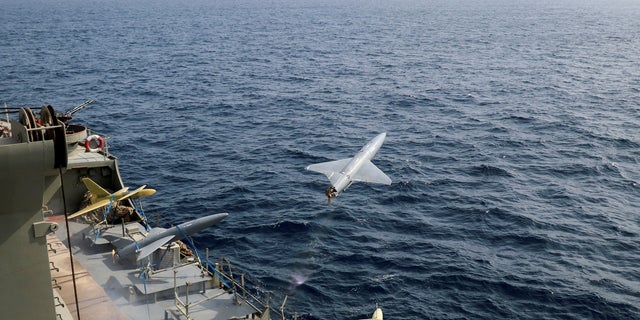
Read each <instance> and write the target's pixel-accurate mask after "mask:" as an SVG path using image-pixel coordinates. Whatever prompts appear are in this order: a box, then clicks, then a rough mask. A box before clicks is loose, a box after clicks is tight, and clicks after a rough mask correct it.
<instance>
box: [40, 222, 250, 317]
mask: <svg viewBox="0 0 640 320" xmlns="http://www.w3.org/2000/svg"><path fill="white" fill-rule="evenodd" d="M49 220H52V221H55V222H57V223H58V225H59V226H60V228H59V229H58V230H57V231H56V233H55V235H50V236H49V237H48V242H49V243H50V248H53V249H55V251H56V252H55V253H54V252H53V251H52V250H49V255H50V261H51V262H53V265H52V271H51V274H52V279H55V282H57V284H58V285H59V286H60V287H61V288H56V289H55V290H57V291H58V294H59V295H60V297H61V299H62V300H64V302H63V303H64V304H65V305H66V306H67V308H68V309H69V311H70V313H71V315H72V316H73V317H74V318H76V317H77V308H78V306H77V305H76V304H75V298H74V293H73V284H72V280H71V264H70V259H69V251H68V249H67V244H68V242H67V233H66V232H67V231H66V228H65V223H64V218H63V217H61V216H60V217H50V218H49ZM87 228H88V225H86V224H81V223H76V222H72V221H69V229H70V233H71V252H72V253H73V259H74V260H73V261H74V268H75V274H76V285H77V291H78V305H79V309H80V318H81V319H141V320H142V319H186V317H185V316H184V315H182V314H181V313H180V312H179V311H178V310H177V307H176V304H175V299H174V298H173V292H174V290H173V288H174V277H175V283H176V284H177V285H178V286H180V285H181V284H182V288H181V289H178V296H179V298H180V299H181V300H182V302H186V301H187V296H186V293H185V288H184V284H185V283H187V282H188V283H189V284H190V285H189V289H188V290H189V295H188V301H189V302H191V303H192V304H191V305H190V307H189V316H190V318H191V319H232V318H245V317H247V318H249V317H250V315H251V314H253V313H254V312H255V310H254V309H253V308H252V307H251V306H249V305H247V304H245V303H243V304H238V303H237V301H240V300H236V299H234V295H233V294H230V293H227V292H225V291H224V290H222V289H217V288H209V289H206V290H205V287H207V283H208V282H209V283H210V282H211V277H210V276H209V275H206V274H203V272H202V271H201V270H200V268H198V267H197V265H196V264H194V263H191V264H184V265H181V266H179V267H176V268H171V269H167V270H162V271H158V272H154V273H152V275H151V276H149V277H148V278H147V279H146V280H144V279H143V278H141V277H140V273H141V268H139V267H138V268H136V267H135V266H132V265H131V264H129V263H126V262H121V261H118V259H117V257H114V256H113V255H112V251H111V249H112V248H111V246H110V245H93V244H92V242H91V241H90V240H89V239H84V236H83V232H84V231H86V229H87ZM56 269H57V270H56ZM174 270H175V271H174ZM55 282H54V285H55ZM195 302H199V303H195Z"/></svg>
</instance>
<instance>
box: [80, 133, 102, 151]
mask: <svg viewBox="0 0 640 320" xmlns="http://www.w3.org/2000/svg"><path fill="white" fill-rule="evenodd" d="M91 141H98V146H97V147H95V148H91ZM102 147H104V140H103V139H102V137H101V136H99V135H97V134H94V135H90V136H88V137H87V139H85V140H84V149H85V150H87V152H96V151H98V150H102Z"/></svg>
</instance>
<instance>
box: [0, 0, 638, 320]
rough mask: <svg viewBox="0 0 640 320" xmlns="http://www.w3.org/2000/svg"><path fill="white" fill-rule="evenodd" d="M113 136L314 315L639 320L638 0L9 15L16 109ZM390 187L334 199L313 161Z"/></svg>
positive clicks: (158, 204) (442, 1) (172, 217)
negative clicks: (358, 159) (365, 164)
mask: <svg viewBox="0 0 640 320" xmlns="http://www.w3.org/2000/svg"><path fill="white" fill-rule="evenodd" d="M85 99H94V100H95V102H94V103H93V104H92V105H90V106H89V107H87V108H86V109H84V110H82V111H80V112H78V113H76V114H75V119H74V121H77V122H79V123H84V124H87V125H88V126H90V127H92V128H93V129H95V130H97V131H99V132H102V133H104V134H106V135H108V136H109V147H110V148H109V151H110V152H111V153H113V154H115V155H117V156H118V158H119V165H120V171H121V174H122V177H123V180H124V182H125V184H126V185H128V186H132V187H136V186H138V185H142V184H147V185H149V186H151V187H153V188H156V189H158V193H157V194H156V195H155V196H154V197H153V198H149V200H147V201H145V211H146V212H147V214H149V215H150V216H151V217H152V219H155V220H157V221H159V223H160V224H165V225H166V224H172V223H180V222H184V221H186V220H188V219H191V218H194V217H198V216H201V215H205V214H212V213H216V212H229V213H230V216H229V217H228V218H227V219H226V220H225V221H223V222H222V223H221V224H220V225H218V226H217V227H215V228H211V229H208V230H206V231H205V232H203V233H201V234H199V235H198V236H197V237H196V238H195V240H196V241H197V243H198V244H199V245H200V246H201V247H209V248H211V250H212V255H214V256H223V257H228V258H230V259H231V261H232V262H233V263H234V271H235V272H246V273H247V276H248V278H249V280H250V281H251V283H253V284H254V285H255V286H257V287H258V288H260V289H262V290H266V291H269V292H271V293H272V300H274V305H276V304H277V305H279V304H280V303H281V301H282V298H284V296H285V295H288V300H287V305H286V308H285V311H286V312H287V313H289V314H293V312H298V313H299V314H301V315H302V316H303V319H353V320H357V319H362V318H367V317H370V316H371V313H372V312H373V310H374V308H375V305H376V304H379V306H380V307H381V308H382V309H383V311H384V313H385V319H640V251H639V247H640V216H639V214H640V212H639V211H640V210H639V209H640V200H639V199H638V195H639V194H640V187H639V185H638V184H639V183H640V167H639V164H640V1H634V0H628V1H624V0H612V1H604V0H585V1H582V0H580V1H578V0H555V1H550V0H549V1H547V0H543V1H533V0H531V1H526V0H458V1H456V0H451V1H447V0H423V1H419V0H389V1H376V0H371V1H365V0H344V1H338V0H297V1H296V0H263V1H259V0H238V1H232V0H217V1H216V0H210V1H205V0H193V1H186V0H182V1H178V0H175V1H174V0H155V1H151V0H135V1H123V0H102V1H97V0H82V1H81V0H47V1H45V0H41V1H36V0H0V102H6V103H7V104H8V105H10V106H33V107H39V106H41V105H43V104H51V105H53V106H54V107H55V108H57V109H58V110H67V109H70V108H72V107H73V106H75V105H78V104H80V103H82V102H83V101H84V100H85ZM380 132H387V133H388V136H387V140H386V142H385V144H384V145H383V146H382V148H381V149H380V151H379V152H378V154H377V155H376V157H375V158H374V159H373V162H374V163H375V164H376V165H377V166H378V167H379V168H380V169H382V170H383V171H384V172H386V173H387V174H388V175H389V176H390V177H391V179H392V180H393V184H392V185H391V186H380V185H369V184H357V183H356V184H354V185H353V186H351V188H350V189H349V190H347V191H346V192H345V193H343V194H341V195H340V196H339V197H338V198H336V199H334V201H333V203H332V204H331V205H327V203H326V198H325V196H324V190H325V189H326V187H327V186H328V183H329V182H328V180H327V179H326V178H325V177H324V176H323V175H321V174H316V173H313V172H309V171H306V170H305V167H306V166H307V165H309V164H312V163H317V162H323V161H330V160H335V159H340V158H346V157H351V156H353V155H354V154H355V153H356V152H357V151H358V150H359V149H360V147H362V146H363V145H364V144H365V143H366V142H367V141H368V140H369V139H371V138H373V137H374V136H375V135H376V134H378V133H380Z"/></svg>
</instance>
